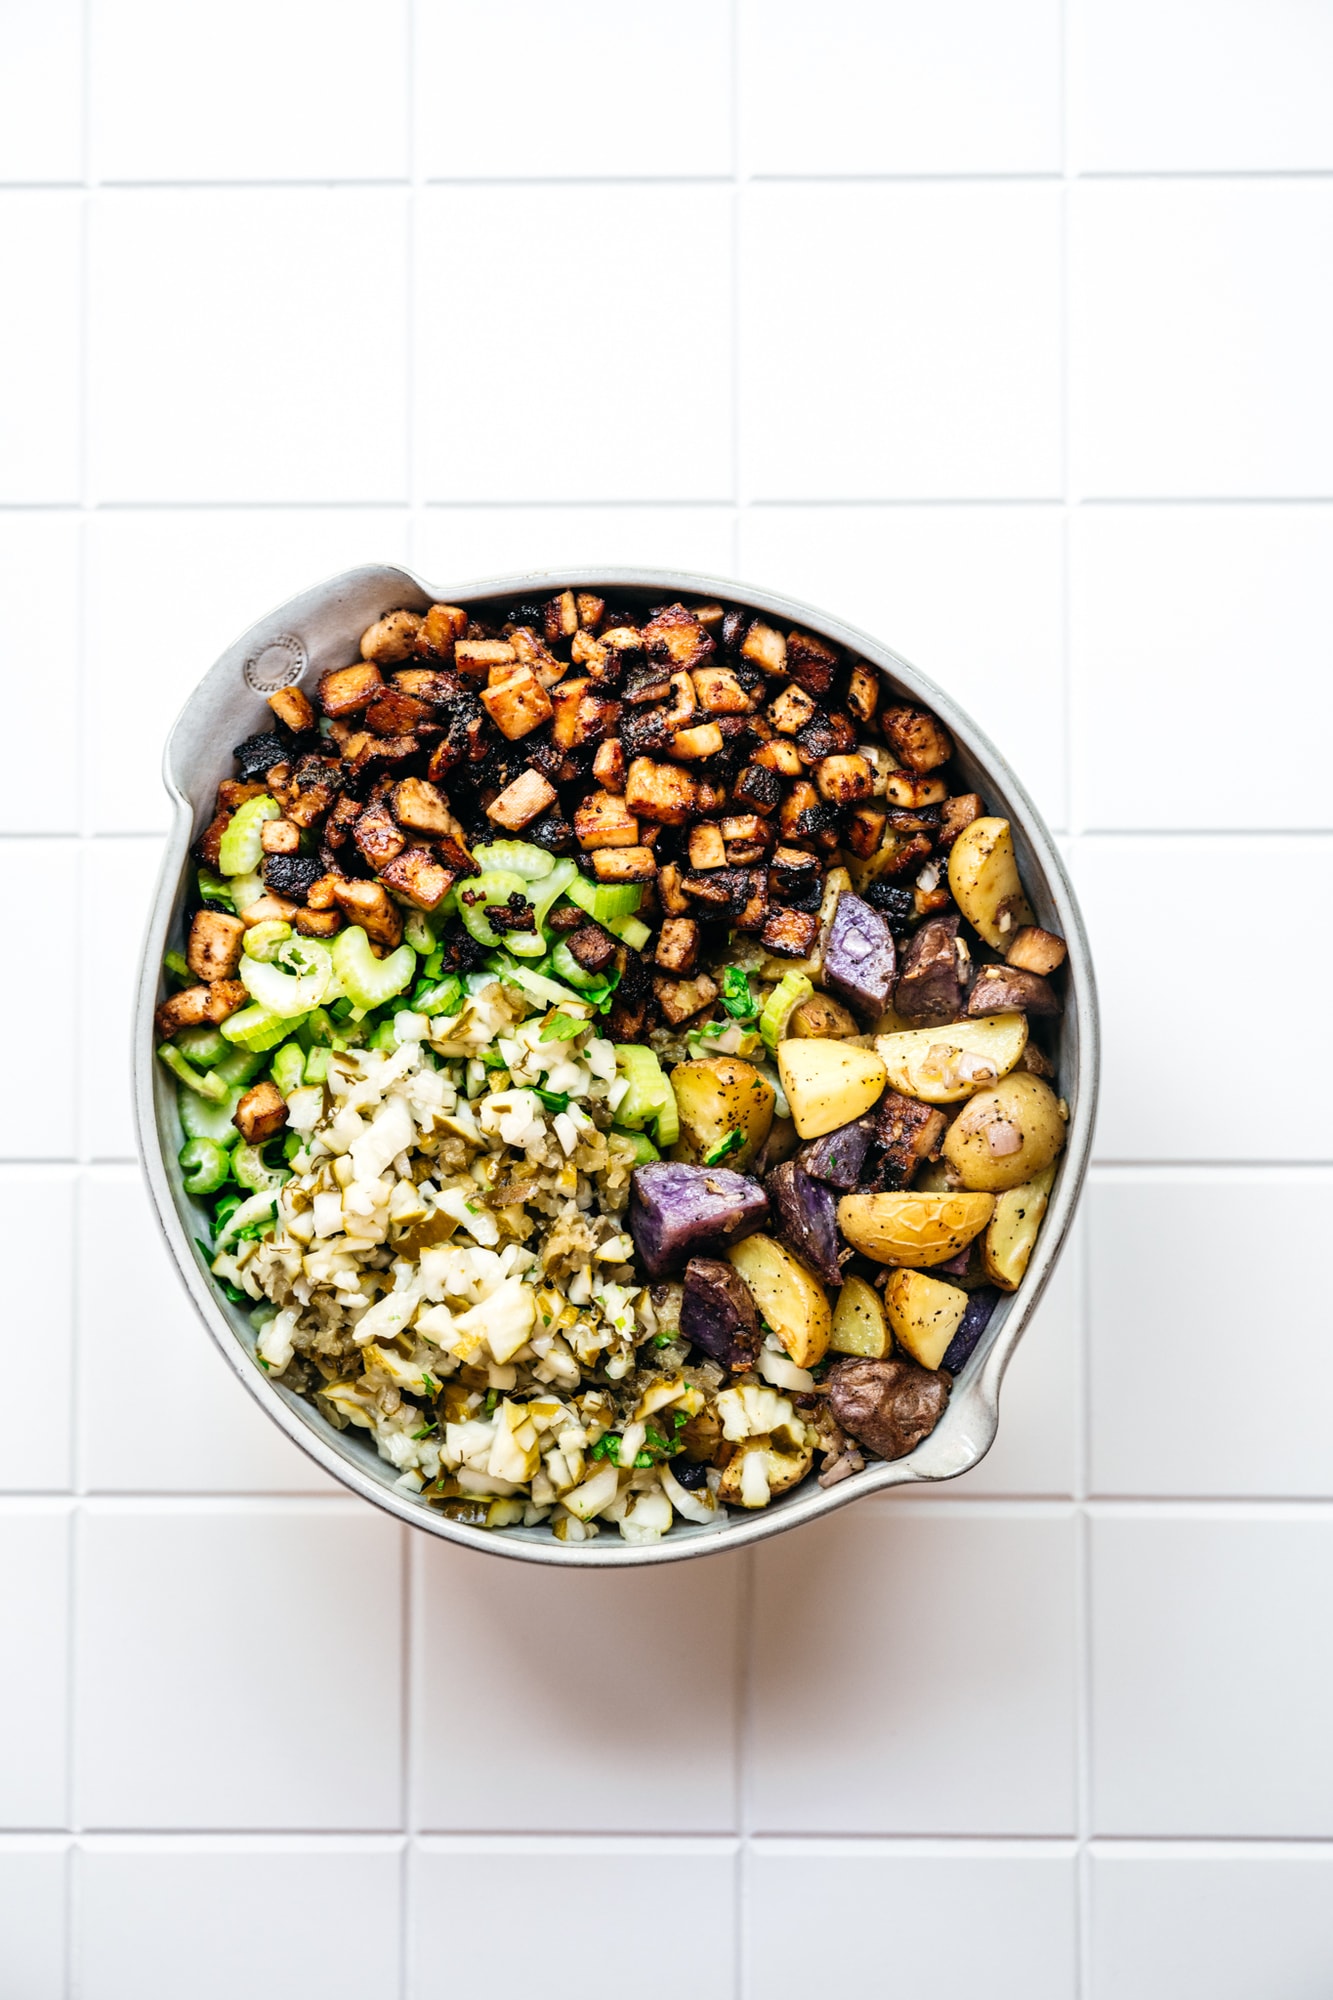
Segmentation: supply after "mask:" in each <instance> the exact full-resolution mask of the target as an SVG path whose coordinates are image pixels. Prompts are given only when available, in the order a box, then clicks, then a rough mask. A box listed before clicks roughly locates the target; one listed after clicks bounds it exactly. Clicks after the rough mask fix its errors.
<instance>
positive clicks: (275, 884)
mask: <svg viewBox="0 0 1333 2000" xmlns="http://www.w3.org/2000/svg"><path fill="white" fill-rule="evenodd" d="M323 873H324V865H323V863H322V862H321V861H318V860H317V859H316V858H315V856H314V855H313V854H266V855H265V856H264V887H265V888H266V889H271V890H272V892H273V894H274V895H275V896H288V897H290V898H291V900H292V902H294V903H304V901H305V899H306V897H307V896H308V895H309V893H310V890H311V888H312V887H313V885H314V884H315V883H316V882H318V881H319V879H320V877H321V876H322V875H323Z"/></svg>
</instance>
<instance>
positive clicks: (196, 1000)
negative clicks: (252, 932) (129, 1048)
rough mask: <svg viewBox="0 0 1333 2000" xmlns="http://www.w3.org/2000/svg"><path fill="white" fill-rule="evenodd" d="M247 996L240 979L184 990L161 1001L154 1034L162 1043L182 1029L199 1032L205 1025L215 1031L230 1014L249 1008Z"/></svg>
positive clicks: (224, 980)
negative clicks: (158, 1036) (242, 1008)
mask: <svg viewBox="0 0 1333 2000" xmlns="http://www.w3.org/2000/svg"><path fill="white" fill-rule="evenodd" d="M249 1001H250V995H249V994H248V993H247V992H246V990H245V988H244V987H243V986H242V984H241V982H240V980H239V979H214V980H210V981H209V983H208V984H207V985H206V986H187V987H186V988H185V990H184V991H183V992H181V993H173V994H172V995H171V998H170V999H169V1000H164V1001H163V1002H162V1005H161V1006H160V1007H159V1008H158V1010H157V1013H156V1015H155V1017H154V1018H155V1020H156V1022H157V1032H158V1034H159V1035H161V1036H162V1037H163V1039H164V1040H169V1039H170V1038H171V1036H172V1035H178V1034H179V1033H180V1031H181V1029H182V1028H198V1027H202V1026H203V1025H204V1023H205V1022H207V1023H208V1024H209V1025H210V1026H212V1027H217V1026H218V1024H219V1023H220V1022H222V1021H225V1020H226V1019H227V1017H228V1015H229V1014H234V1013H236V1011H237V1009H238V1008H241V1007H245V1006H248V1005H249Z"/></svg>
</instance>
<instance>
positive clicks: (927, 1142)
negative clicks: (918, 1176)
mask: <svg viewBox="0 0 1333 2000" xmlns="http://www.w3.org/2000/svg"><path fill="white" fill-rule="evenodd" d="M947 1123H948V1120H947V1119H946V1118H945V1115H944V1113H943V1112H942V1111H937V1110H936V1109H935V1108H934V1106H933V1105H929V1104H919V1103H918V1102H917V1100H916V1099H915V1098H914V1097H903V1096H901V1095H900V1094H899V1092H898V1091H896V1090H889V1091H886V1092H885V1094H884V1096H883V1097H882V1098H881V1099H880V1101H879V1108H878V1110H877V1111H876V1113H875V1140H876V1143H877V1144H878V1145H880V1146H882V1147H883V1148H884V1154H883V1158H882V1160H881V1161H880V1165H879V1171H878V1173H877V1175H876V1180H877V1182H878V1184H879V1187H880V1188H881V1190H884V1191H887V1190H889V1189H892V1188H905V1187H909V1186H910V1185H911V1181H912V1176H913V1174H914V1173H915V1172H916V1170H917V1168H918V1167H919V1166H920V1165H921V1162H922V1161H923V1160H928V1159H931V1158H932V1157H933V1156H934V1155H936V1154H938V1152H939V1149H940V1141H941V1139H942V1138H943V1137H944V1129H945V1126H946V1124H947Z"/></svg>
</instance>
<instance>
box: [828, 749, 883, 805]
mask: <svg viewBox="0 0 1333 2000" xmlns="http://www.w3.org/2000/svg"><path fill="white" fill-rule="evenodd" d="M815 786H816V789H817V790H818V792H819V796H820V798H821V799H824V800H826V801H827V802H828V804H830V805H835V806H852V805H858V804H859V803H860V802H861V800H862V799H868V798H870V796H871V795H872V793H873V792H874V789H875V775H874V772H873V771H872V770H871V768H870V766H869V764H868V763H867V762H866V760H865V758H864V757H860V756H858V755H857V754H856V752H855V751H853V752H851V754H850V755H848V756H845V757H825V758H823V760H822V761H821V762H820V763H818V764H817V765H816V766H815Z"/></svg>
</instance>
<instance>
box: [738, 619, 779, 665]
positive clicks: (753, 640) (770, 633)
mask: <svg viewBox="0 0 1333 2000" xmlns="http://www.w3.org/2000/svg"><path fill="white" fill-rule="evenodd" d="M741 658H742V659H743V660H753V661H754V663H755V665H756V666H757V667H762V668H763V670H764V672H765V673H766V674H782V673H785V672H786V671H787V641H786V640H785V639H784V638H783V636H782V634H781V632H778V631H775V630H774V628H773V626H771V625H765V623H764V621H763V619H762V618H756V619H755V621H754V623H753V625H751V627H750V629H749V631H748V632H747V633H746V635H745V638H744V640H743V641H742V643H741Z"/></svg>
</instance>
